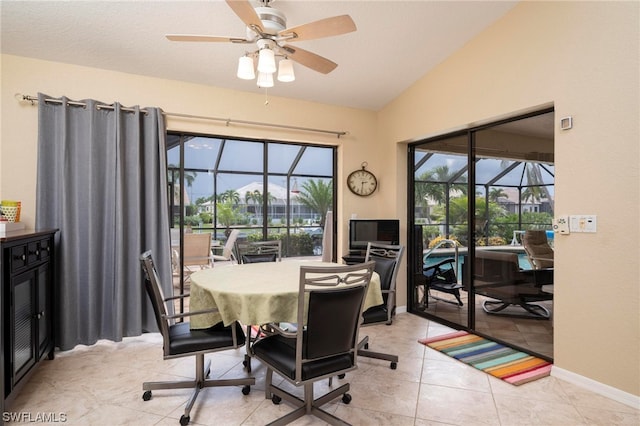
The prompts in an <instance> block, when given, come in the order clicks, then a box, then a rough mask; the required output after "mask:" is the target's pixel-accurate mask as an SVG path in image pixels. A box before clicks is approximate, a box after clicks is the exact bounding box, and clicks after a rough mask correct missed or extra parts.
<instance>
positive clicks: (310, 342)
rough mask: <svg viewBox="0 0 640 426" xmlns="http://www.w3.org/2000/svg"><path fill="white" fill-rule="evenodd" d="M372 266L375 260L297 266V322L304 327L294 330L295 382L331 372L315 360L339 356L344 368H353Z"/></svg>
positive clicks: (327, 374) (328, 374)
mask: <svg viewBox="0 0 640 426" xmlns="http://www.w3.org/2000/svg"><path fill="white" fill-rule="evenodd" d="M373 268H374V262H367V263H361V264H356V265H338V266H330V267H326V266H301V267H300V290H299V296H298V297H299V298H298V324H306V327H298V328H297V331H296V381H297V382H300V381H302V380H308V379H310V378H316V377H319V376H327V377H328V376H330V375H331V374H332V371H323V370H322V368H321V367H322V366H321V365H319V364H318V363H317V362H316V363H315V364H314V361H318V360H327V359H329V358H332V359H333V360H335V358H334V357H340V356H342V357H343V361H344V362H343V363H341V366H342V367H344V369H350V368H355V366H356V358H357V357H356V353H357V346H358V330H359V328H360V322H361V318H362V308H363V305H364V299H365V296H366V293H367V288H368V286H369V282H370V281H371V275H372V273H373ZM305 301H308V304H307V303H305ZM305 307H306V309H305Z"/></svg>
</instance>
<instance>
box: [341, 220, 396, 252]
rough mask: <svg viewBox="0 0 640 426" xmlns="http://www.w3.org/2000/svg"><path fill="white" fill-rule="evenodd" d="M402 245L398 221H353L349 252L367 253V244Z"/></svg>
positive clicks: (350, 225)
mask: <svg viewBox="0 0 640 426" xmlns="http://www.w3.org/2000/svg"><path fill="white" fill-rule="evenodd" d="M368 242H372V243H378V244H400V221H399V220H398V219H351V220H350V221H349V251H352V252H355V251H365V250H366V249H367V243H368Z"/></svg>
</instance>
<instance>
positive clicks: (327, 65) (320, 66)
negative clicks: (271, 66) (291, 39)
mask: <svg viewBox="0 0 640 426" xmlns="http://www.w3.org/2000/svg"><path fill="white" fill-rule="evenodd" d="M281 49H283V50H284V51H286V52H287V56H288V57H289V58H290V59H292V60H294V61H296V62H297V63H299V64H300V65H304V66H305V67H307V68H311V69H312V70H314V71H317V72H320V73H322V74H329V73H330V72H331V71H333V70H334V69H336V67H337V66H338V64H336V63H335V62H333V61H330V60H329V59H327V58H323V57H322V56H320V55H316V54H315V53H312V52H309V51H308V50H304V49H300V48H299V47H296V46H282V47H281Z"/></svg>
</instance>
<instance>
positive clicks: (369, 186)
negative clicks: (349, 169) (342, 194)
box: [347, 169, 378, 197]
mask: <svg viewBox="0 0 640 426" xmlns="http://www.w3.org/2000/svg"><path fill="white" fill-rule="evenodd" d="M347 186H348V187H349V189H350V190H351V192H353V193H354V194H356V195H360V196H363V197H365V196H367V195H371V194H373V192H374V191H375V190H376V188H377V187H378V181H377V179H376V177H375V176H374V175H373V173H371V172H369V171H367V170H364V169H362V170H356V171H355V172H353V173H351V174H350V175H349V177H348V178H347Z"/></svg>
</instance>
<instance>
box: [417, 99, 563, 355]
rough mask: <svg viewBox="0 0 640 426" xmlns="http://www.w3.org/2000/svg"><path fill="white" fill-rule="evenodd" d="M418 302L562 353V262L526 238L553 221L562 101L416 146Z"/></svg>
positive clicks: (421, 307) (510, 340)
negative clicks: (557, 309)
mask: <svg viewBox="0 0 640 426" xmlns="http://www.w3.org/2000/svg"><path fill="white" fill-rule="evenodd" d="M409 162H410V164H412V165H413V168H412V170H411V172H410V174H409V180H410V185H409V187H410V188H409V190H410V192H411V197H410V204H411V205H410V209H409V211H410V217H409V223H410V224H411V225H412V226H410V235H409V241H410V244H409V247H410V248H411V250H410V251H409V257H410V262H411V263H410V264H411V265H413V267H412V269H413V274H410V278H409V288H408V291H409V293H408V294H409V298H408V299H409V303H408V309H409V311H410V312H413V313H416V314H419V315H422V316H426V317H428V318H433V319H436V320H438V321H439V322H442V323H445V324H448V325H450V326H453V327H455V328H462V329H469V330H473V331H475V332H477V333H479V334H483V335H485V336H487V337H490V338H493V339H495V340H498V341H503V342H505V343H507V344H510V345H512V346H516V347H518V348H520V349H523V350H525V351H529V352H531V353H535V354H538V355H541V356H543V357H546V358H552V357H553V271H552V268H548V269H550V271H549V270H547V271H538V270H535V268H534V266H533V265H532V263H531V262H530V261H529V259H528V258H527V255H526V253H525V250H524V247H523V245H522V239H523V236H524V235H525V233H526V232H527V231H528V230H538V231H548V232H543V235H547V238H548V240H549V242H550V244H551V245H552V244H553V233H552V232H550V230H551V221H552V218H553V206H554V199H555V196H554V174H555V170H554V166H553V111H552V110H546V111H540V112H539V113H535V114H530V115H527V116H523V117H518V118H514V119H512V120H505V121H504V122H499V123H495V124H491V125H487V126H483V127H478V128H474V129H470V130H468V131H464V132H459V133H457V134H452V135H446V136H443V137H439V138H433V139H431V140H426V141H422V142H420V143H416V144H414V145H412V146H410V147H409Z"/></svg>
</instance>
